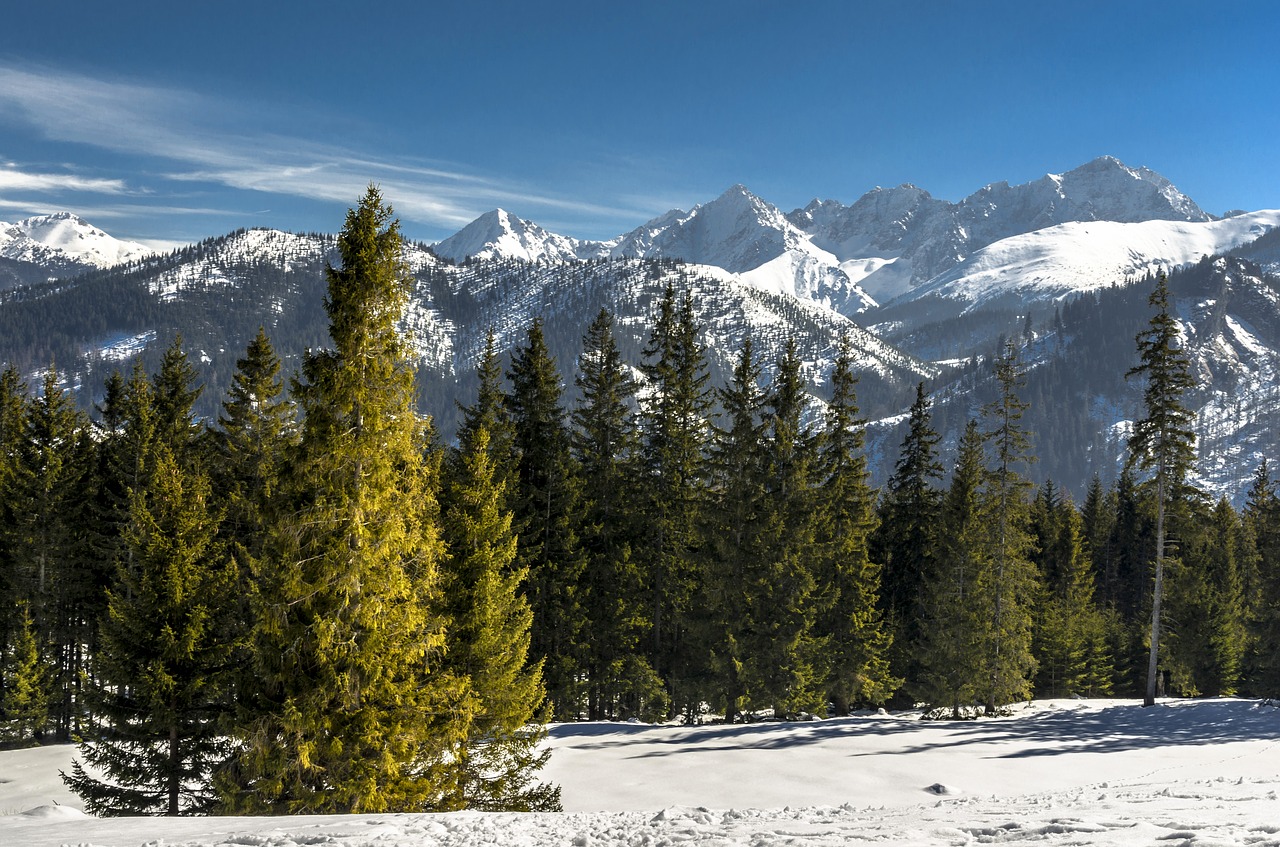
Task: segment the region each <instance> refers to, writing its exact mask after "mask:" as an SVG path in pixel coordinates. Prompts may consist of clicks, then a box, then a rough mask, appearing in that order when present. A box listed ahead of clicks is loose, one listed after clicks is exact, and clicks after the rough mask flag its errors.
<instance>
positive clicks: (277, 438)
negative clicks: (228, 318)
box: [214, 327, 295, 560]
mask: <svg viewBox="0 0 1280 847" xmlns="http://www.w3.org/2000/svg"><path fill="white" fill-rule="evenodd" d="M283 392H284V383H283V381H282V380H281V379H280V359H279V357H278V356H277V355H276V353H275V350H274V349H273V348H272V346H271V341H270V340H269V339H268V338H267V334H266V331H265V330H263V329H262V328H261V327H259V328H258V334H257V335H256V336H255V337H254V339H253V340H252V341H251V342H249V346H248V348H247V349H246V350H245V355H244V357H243V358H241V359H238V360H236V372H235V374H234V375H233V376H232V378H231V388H230V389H229V390H228V392H227V398H226V400H224V401H223V403H222V410H223V411H222V416H221V418H220V419H219V425H220V428H219V431H218V432H217V434H216V437H215V439H214V442H215V454H216V456H217V461H216V463H215V464H214V474H215V479H216V481H217V485H218V488H219V490H220V491H221V492H223V493H224V494H225V496H226V497H227V499H228V501H229V505H228V511H227V518H226V521H225V522H224V528H225V529H226V531H227V533H228V535H229V537H230V540H231V541H232V543H234V544H235V545H236V546H237V547H238V548H239V551H238V552H237V555H238V556H240V557H241V558H242V559H246V560H247V558H248V557H251V556H258V555H260V554H261V542H262V538H263V535H264V534H265V531H266V526H267V517H266V514H265V513H266V510H267V508H268V504H269V503H270V502H271V501H272V499H273V498H274V497H275V495H276V492H277V489H278V488H279V485H280V477H281V474H282V468H281V467H280V465H281V463H282V462H283V461H284V458H285V452H286V450H287V449H288V448H289V447H291V446H292V443H293V441H294V437H295V420H294V418H295V410H294V407H293V404H292V403H291V402H290V401H289V400H288V399H287V398H285V397H284V396H283Z"/></svg>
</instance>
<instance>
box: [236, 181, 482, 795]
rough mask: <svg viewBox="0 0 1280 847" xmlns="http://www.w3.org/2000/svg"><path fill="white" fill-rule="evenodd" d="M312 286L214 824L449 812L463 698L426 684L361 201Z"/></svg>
mask: <svg viewBox="0 0 1280 847" xmlns="http://www.w3.org/2000/svg"><path fill="white" fill-rule="evenodd" d="M338 252H339V255H340V257H341V267H340V268H330V269H329V271H328V279H329V293H328V297H327V298H326V300H325V309H326V311H327V313H328V315H329V332H330V336H331V338H332V342H333V346H332V348H331V349H328V350H320V351H313V352H311V353H309V354H308V355H307V356H306V358H305V359H304V361H303V366H302V374H301V377H300V379H298V380H297V381H296V382H295V384H294V388H293V395H294V398H295V400H296V401H297V402H298V404H299V408H300V410H301V412H302V429H301V439H300V441H299V444H298V446H297V447H296V448H295V449H294V450H292V451H290V454H291V455H290V460H289V462H288V467H289V472H288V474H287V478H286V480H285V481H284V483H283V485H282V489H283V491H282V508H281V509H280V511H279V517H278V518H277V519H276V520H275V521H274V522H273V525H272V527H271V529H270V532H269V538H268V546H267V551H266V554H265V555H264V557H263V561H262V563H261V564H260V565H259V567H258V568H257V570H256V572H255V574H254V578H255V580H256V581H257V583H258V586H259V590H258V595H257V597H256V598H255V605H256V609H255V614H254V620H255V626H254V630H253V632H252V635H251V647H252V649H253V651H254V652H253V656H254V661H253V670H254V673H253V674H252V676H251V679H252V680H253V681H254V686H253V688H252V689H251V690H247V691H245V692H243V694H242V697H241V701H242V704H243V711H242V713H241V714H240V716H239V718H238V726H237V729H236V735H237V737H238V738H239V739H240V746H239V750H238V755H237V756H236V759H235V761H234V762H233V763H232V764H231V766H229V767H228V768H226V769H225V770H223V771H222V772H221V773H220V774H219V779H218V788H219V792H220V794H221V796H222V800H223V804H224V808H226V809H228V810H230V811H237V812H275V813H322V812H378V811H390V810H405V811H409V810H425V809H431V808H437V807H439V806H441V805H444V804H445V803H446V802H447V801H449V800H451V799H452V798H454V797H456V796H457V786H456V780H457V778H458V777H459V776H460V775H459V774H458V773H457V771H456V769H453V768H452V766H451V762H453V761H454V760H455V758H456V756H457V755H458V754H459V750H460V748H461V746H462V745H463V744H465V742H466V740H467V737H468V725H469V720H470V715H469V713H468V712H467V710H466V709H465V705H466V704H465V699H464V694H465V691H464V684H463V683H462V682H461V681H459V680H458V679H457V678H456V676H454V675H452V674H448V673H446V672H444V671H443V669H442V665H443V658H442V653H443V650H444V640H445V633H444V621H443V614H442V612H441V610H440V603H441V597H440V593H439V592H440V585H439V581H440V577H439V566H440V560H441V557H442V556H443V554H444V550H443V545H442V543H441V541H440V537H439V525H438V522H439V514H438V507H437V500H436V486H437V484H438V481H437V480H438V478H437V473H438V468H437V466H438V462H437V461H436V459H435V457H434V455H433V454H431V453H430V452H429V451H428V449H427V445H428V444H429V442H430V436H429V430H428V426H429V425H428V423H427V422H426V421H424V420H423V419H422V418H420V417H419V416H418V415H417V414H416V413H415V411H414V409H415V397H414V394H415V390H414V369H413V365H412V362H411V359H410V356H409V352H408V350H407V349H406V346H405V344H404V341H403V340H402V338H401V336H400V334H399V333H398V331H397V328H396V322H397V321H398V320H399V319H400V318H401V316H402V315H403V313H404V308H405V305H406V302H407V298H408V272H407V269H406V268H405V266H404V264H403V262H402V259H401V238H400V231H399V226H398V224H397V223H396V222H394V221H393V220H392V212H391V209H390V208H389V207H388V206H386V205H385V204H384V203H383V201H382V197H381V195H380V193H379V192H378V190H377V189H376V188H373V187H370V188H369V190H368V192H367V193H366V194H365V196H364V197H363V198H362V200H361V201H360V204H359V205H358V206H357V207H356V208H354V209H352V210H350V211H349V212H348V213H347V218H346V223H345V225H344V227H343V230H342V233H341V234H340V235H339V237H338Z"/></svg>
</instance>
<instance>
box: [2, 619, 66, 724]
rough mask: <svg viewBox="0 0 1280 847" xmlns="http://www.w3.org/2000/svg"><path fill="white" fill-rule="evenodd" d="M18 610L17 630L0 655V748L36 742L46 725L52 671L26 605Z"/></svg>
mask: <svg viewBox="0 0 1280 847" xmlns="http://www.w3.org/2000/svg"><path fill="white" fill-rule="evenodd" d="M16 605H17V606H18V614H17V627H16V629H15V630H14V633H13V636H12V637H11V640H10V642H9V643H8V644H6V645H4V646H5V648H6V649H4V651H3V652H2V653H0V681H2V682H3V687H0V744H4V745H23V744H29V743H32V742H33V741H39V740H40V738H41V736H42V735H43V734H44V730H45V727H46V726H47V725H48V723H49V700H50V689H51V688H52V685H53V678H52V677H53V668H52V667H50V666H49V664H48V662H47V661H46V660H45V658H44V657H43V656H42V655H41V654H40V645H39V643H38V640H37V637H36V628H35V622H34V621H32V620H31V613H30V611H29V609H28V608H27V604H26V603H19V604H16Z"/></svg>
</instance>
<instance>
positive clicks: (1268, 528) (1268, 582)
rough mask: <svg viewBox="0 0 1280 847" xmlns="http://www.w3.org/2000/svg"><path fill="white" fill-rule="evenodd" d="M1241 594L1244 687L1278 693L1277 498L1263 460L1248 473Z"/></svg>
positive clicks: (1279, 553)
mask: <svg viewBox="0 0 1280 847" xmlns="http://www.w3.org/2000/svg"><path fill="white" fill-rule="evenodd" d="M1243 522H1244V527H1245V531H1246V535H1245V538H1246V544H1247V545H1248V546H1247V548H1246V555H1247V556H1248V559H1247V563H1248V564H1247V567H1246V568H1245V569H1244V580H1243V582H1244V587H1243V590H1244V596H1245V598H1246V615H1247V618H1246V619H1247V621H1248V626H1249V630H1250V638H1249V655H1248V659H1247V662H1246V668H1247V676H1246V679H1247V684H1246V687H1247V690H1248V691H1249V692H1250V693H1252V694H1255V695H1260V696H1264V697H1276V696H1280V498H1278V497H1277V495H1276V489H1275V484H1274V481H1273V480H1272V479H1271V475H1270V470H1269V467H1268V463H1267V462H1266V461H1265V460H1264V461H1263V462H1262V464H1261V465H1260V466H1259V467H1258V470H1257V472H1256V473H1255V474H1254V480H1253V484H1252V485H1251V486H1250V487H1249V492H1248V498H1247V500H1246V502H1245V507H1244V514H1243Z"/></svg>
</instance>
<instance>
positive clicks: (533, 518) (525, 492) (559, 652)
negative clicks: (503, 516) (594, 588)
mask: <svg viewBox="0 0 1280 847" xmlns="http://www.w3.org/2000/svg"><path fill="white" fill-rule="evenodd" d="M508 379H509V380H510V382H511V393H510V394H508V395H507V411H508V414H510V416H511V425H512V433H513V436H514V437H513V444H514V446H515V450H516V456H517V463H516V477H517V479H518V483H517V488H516V496H515V500H514V506H515V516H516V528H517V533H518V537H519V553H518V558H519V562H520V566H521V567H522V568H524V569H526V570H527V571H528V578H527V579H526V581H525V594H526V596H527V597H528V598H529V606H530V607H531V608H532V609H533V644H532V646H531V653H532V656H533V657H534V658H535V659H538V660H541V661H543V662H545V664H544V666H543V668H544V674H545V678H546V684H547V694H548V696H549V697H550V699H551V703H552V708H553V710H554V712H555V715H556V717H557V718H559V719H562V720H571V719H573V718H576V717H577V716H578V712H579V711H580V706H581V702H580V701H581V697H582V691H581V690H580V679H581V674H582V662H583V655H582V653H583V650H582V644H583V639H584V638H585V637H586V633H585V632H584V624H585V622H584V620H583V607H582V597H581V593H580V591H579V583H580V580H581V578H582V573H583V570H584V567H585V560H584V557H583V552H582V547H581V544H580V542H579V539H578V533H577V523H578V520H579V517H580V515H579V509H580V505H581V481H580V478H579V476H578V471H577V468H576V467H575V466H574V463H573V457H572V455H571V454H570V451H569V432H568V429H567V428H566V426H565V414H564V409H563V407H562V406H561V394H562V391H561V387H560V374H559V371H558V370H557V369H556V363H555V360H554V359H552V358H551V354H550V352H548V350H547V346H546V341H545V338H544V337H543V334H542V323H541V321H540V320H535V321H534V323H533V325H532V326H531V327H530V328H529V342H528V344H527V345H526V346H525V347H522V348H519V349H517V350H516V352H515V353H514V354H513V355H512V360H511V370H510V372H509V373H508Z"/></svg>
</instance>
